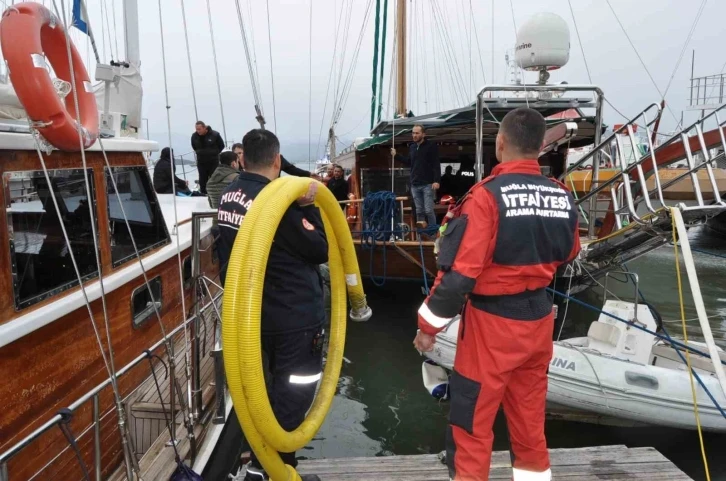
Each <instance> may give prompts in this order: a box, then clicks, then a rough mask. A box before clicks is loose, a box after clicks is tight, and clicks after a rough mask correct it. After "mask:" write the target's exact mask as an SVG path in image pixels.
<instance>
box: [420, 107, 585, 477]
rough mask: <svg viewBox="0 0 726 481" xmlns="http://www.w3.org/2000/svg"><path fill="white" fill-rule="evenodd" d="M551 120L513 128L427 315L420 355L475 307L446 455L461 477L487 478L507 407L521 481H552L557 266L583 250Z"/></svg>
mask: <svg viewBox="0 0 726 481" xmlns="http://www.w3.org/2000/svg"><path fill="white" fill-rule="evenodd" d="M544 133H545V121H544V118H543V117H542V115H541V114H540V113H539V112H537V111H536V110H532V109H527V108H520V109H516V110H513V111H511V112H510V113H508V114H507V115H506V116H505V117H504V119H503V120H502V123H501V126H500V128H499V134H498V135H497V140H496V154H497V159H498V160H499V161H500V162H501V163H500V164H499V165H497V167H495V168H494V170H493V171H492V175H491V176H489V177H487V178H486V179H484V180H483V181H482V182H480V183H478V184H476V185H475V186H474V187H472V189H471V190H470V191H469V193H468V194H467V195H466V196H465V198H464V199H463V202H461V203H460V204H459V206H458V207H457V210H458V212H455V214H454V218H452V219H451V220H450V221H449V222H448V224H447V225H446V228H445V230H444V232H443V235H442V236H441V245H440V249H439V256H438V260H437V263H438V266H439V273H438V276H437V278H436V282H435V283H434V287H433V288H432V290H431V294H430V295H429V297H428V298H427V299H426V300H425V301H424V303H423V304H422V305H421V308H420V309H419V311H418V326H419V329H420V331H419V333H418V335H417V336H416V339H415V340H414V345H415V346H416V348H417V349H418V350H419V351H430V350H431V349H432V348H433V344H434V340H435V337H434V336H435V335H436V333H438V332H439V331H441V330H442V329H443V328H444V327H446V325H447V324H448V323H449V322H450V321H451V320H452V318H453V317H454V316H456V314H458V313H459V312H460V311H461V308H462V306H464V310H463V313H462V316H461V323H460V327H459V340H458V346H457V352H456V359H455V361H454V372H453V373H452V376H451V380H450V384H449V387H450V396H451V412H450V414H449V427H448V429H447V433H446V454H447V456H446V459H447V464H448V466H449V473H450V476H451V478H452V479H454V480H456V481H486V480H488V479H489V465H490V461H491V452H492V442H493V440H494V435H493V433H492V424H493V422H494V418H495V416H496V414H497V411H498V410H499V406H500V405H501V404H503V405H504V413H505V415H506V417H507V424H508V427H509V433H510V438H511V445H512V451H513V454H514V465H513V480H514V481H519V480H523V481H524V480H529V481H549V480H551V479H552V478H551V473H550V462H549V455H548V452H547V442H546V440H545V435H544V417H545V398H546V394H547V367H548V365H549V362H550V360H551V358H552V330H553V327H554V315H553V301H552V298H551V297H550V296H549V294H547V292H546V291H545V287H546V286H547V285H549V284H550V283H551V282H552V278H553V277H554V274H555V271H556V270H557V267H558V266H560V265H561V264H563V263H566V262H569V261H571V260H573V259H574V258H575V257H576V256H577V254H578V252H579V251H580V241H579V237H578V225H577V224H578V220H577V210H576V207H575V203H574V199H573V198H572V195H571V194H570V192H569V191H568V190H567V189H566V188H565V186H564V185H563V184H560V183H559V182H556V181H554V180H551V179H548V178H546V177H544V176H543V175H541V173H540V169H539V165H538V163H537V157H538V155H539V151H540V147H541V145H542V141H543V138H544Z"/></svg>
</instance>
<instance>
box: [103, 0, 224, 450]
mask: <svg viewBox="0 0 726 481" xmlns="http://www.w3.org/2000/svg"><path fill="white" fill-rule="evenodd" d="M158 5H159V35H160V37H161V62H162V63H161V64H162V71H163V73H164V99H165V101H166V125H167V130H168V136H169V149H170V151H171V162H172V165H173V162H174V150H173V149H172V141H171V112H170V109H171V106H170V105H169V82H168V80H167V73H166V49H165V48H164V22H163V12H162V9H161V0H158ZM207 6H209V3H207ZM209 18H210V21H211V16H210V17H209ZM215 63H216V62H215ZM223 118H224V117H223ZM99 142H100V139H99ZM104 158H105V153H104ZM170 175H171V188H172V199H173V204H174V226H175V230H176V232H175V233H174V235H175V236H176V255H177V260H178V264H179V288H180V293H181V305H182V319H183V320H184V361H185V365H186V370H187V379H189V380H190V379H191V376H190V375H189V364H190V363H189V349H190V343H189V333H188V332H187V330H188V326H187V309H186V299H185V296H184V272H183V271H184V269H183V267H182V259H181V243H180V240H179V230H178V229H179V227H178V226H179V217H178V211H177V205H176V204H177V202H176V182H175V181H174V169H173V168H172V169H171V172H170ZM114 188H115V189H116V193H117V194H118V189H117V186H116V185H115V181H114ZM119 199H120V197H119ZM120 205H121V206H122V205H123V204H122V203H121V202H120ZM122 209H123V207H122ZM122 212H123V211H122ZM124 219H126V214H125V213H124ZM126 222H127V226H128V220H127V221H126ZM128 229H129V232H131V227H130V226H129V227H128ZM134 247H135V246H134ZM137 254H138V251H137ZM139 262H141V257H140V256H139ZM142 269H143V267H142ZM144 279H146V274H144ZM147 286H148V281H147ZM147 289H149V292H151V288H150V286H149V287H147ZM154 311H155V312H157V314H158V310H157V309H156V305H154ZM159 324H160V325H161V326H163V324H164V323H163V322H162V321H161V317H159ZM162 332H164V330H163V327H162ZM167 348H168V349H169V351H168V353H167V356H168V357H169V363H170V364H172V363H176V357H175V353H174V345H173V344H172V343H171V342H169V344H168V346H167ZM174 381H175V382H174V384H175V385H176V378H175V379H174ZM177 388H178V386H177ZM190 391H191V390H190ZM188 402H191V396H189V397H188ZM179 404H180V405H182V406H184V403H183V402H182V396H181V395H180V396H179ZM185 407H188V408H189V409H188V411H187V412H188V415H189V419H190V420H191V416H192V412H191V407H190V406H185ZM182 410H183V411H186V410H185V409H184V408H182ZM187 433H188V435H189V438H190V439H191V438H193V437H194V430H193V427H192V426H191V423H188V424H187ZM172 442H174V440H172Z"/></svg>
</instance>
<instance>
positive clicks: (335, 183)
mask: <svg viewBox="0 0 726 481" xmlns="http://www.w3.org/2000/svg"><path fill="white" fill-rule="evenodd" d="M328 189H330V191H331V192H332V193H333V195H334V196H335V200H337V201H341V200H348V181H346V180H345V178H344V177H343V167H341V166H339V165H336V166H334V167H333V177H332V178H331V179H330V180H329V181H328ZM340 206H341V207H342V208H343V210H345V204H340Z"/></svg>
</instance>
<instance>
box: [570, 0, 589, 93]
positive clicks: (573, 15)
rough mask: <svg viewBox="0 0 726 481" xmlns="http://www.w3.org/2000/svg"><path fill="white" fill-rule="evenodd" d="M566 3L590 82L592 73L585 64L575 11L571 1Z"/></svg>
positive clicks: (585, 59) (585, 58)
mask: <svg viewBox="0 0 726 481" xmlns="http://www.w3.org/2000/svg"><path fill="white" fill-rule="evenodd" d="M567 4H568V5H569V6H570V14H571V15H572V23H573V24H574V25H575V34H576V35H577V43H578V44H580V52H582V61H583V62H585V70H586V71H587V78H588V80H589V81H590V83H592V75H590V66H589V65H588V64H587V57H586V56H585V48H584V47H583V46H582V39H581V38H580V29H579V28H577V19H575V11H574V10H573V9H572V1H571V0H567Z"/></svg>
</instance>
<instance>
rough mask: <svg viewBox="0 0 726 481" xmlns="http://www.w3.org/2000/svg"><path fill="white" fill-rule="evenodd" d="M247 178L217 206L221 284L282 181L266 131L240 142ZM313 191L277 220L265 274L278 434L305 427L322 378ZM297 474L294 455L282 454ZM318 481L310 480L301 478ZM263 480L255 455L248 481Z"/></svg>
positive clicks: (318, 225)
mask: <svg viewBox="0 0 726 481" xmlns="http://www.w3.org/2000/svg"><path fill="white" fill-rule="evenodd" d="M242 144H243V148H244V164H245V170H244V171H243V172H241V173H240V174H239V177H238V178H237V179H236V180H235V181H234V182H232V183H231V184H230V185H229V186H228V187H227V189H225V191H224V193H223V194H222V197H221V199H220V202H219V211H218V222H217V223H218V225H219V231H220V232H219V235H220V237H219V258H220V265H221V266H222V268H221V279H222V282H223V283H224V281H225V276H226V270H227V263H228V261H229V256H230V253H231V252H232V246H233V245H234V241H235V238H236V236H237V232H238V231H239V228H240V225H241V224H242V222H243V221H244V218H245V215H246V214H247V211H248V210H249V209H250V208H251V207H252V203H253V202H254V200H255V198H256V197H257V195H258V194H259V193H260V191H262V189H263V188H264V187H265V186H266V185H267V184H269V183H270V182H271V181H272V180H274V179H276V178H277V177H278V176H279V175H280V165H281V163H282V162H281V159H280V143H279V141H278V140H277V137H275V134H273V133H272V132H270V131H267V130H260V129H257V130H252V131H250V132H248V133H247V135H245V137H244V139H243V140H242ZM317 185H318V184H317V183H312V184H311V186H310V189H309V190H308V192H307V193H306V194H305V196H303V197H302V198H300V199H298V200H297V202H296V203H294V204H293V205H292V206H290V208H289V209H288V210H287V212H286V213H285V214H284V216H283V217H282V220H281V221H280V225H279V227H278V228H277V233H276V234H275V239H274V241H273V243H272V245H271V246H270V256H269V259H268V261H267V270H266V271H265V285H264V287H263V291H262V352H263V357H264V363H265V365H266V366H267V371H268V373H269V383H268V386H267V389H268V396H269V398H270V402H271V403H272V410H273V412H274V413H275V416H276V418H277V420H278V422H279V423H280V426H282V428H283V429H286V430H288V431H292V430H294V429H296V428H297V427H298V426H299V425H300V424H302V421H303V420H304V419H305V413H306V412H307V410H308V409H309V408H310V406H311V404H312V401H313V399H314V397H315V388H316V385H317V382H318V380H319V379H320V378H321V376H322V344H323V342H322V341H323V339H322V335H323V331H322V326H323V322H324V321H325V305H324V302H323V279H322V277H321V275H320V270H319V268H318V265H319V264H323V263H325V262H327V261H328V241H327V238H326V237H325V229H324V227H323V220H322V217H321V215H320V211H319V210H318V208H317V207H315V205H314V204H313V203H314V201H315V194H316V193H317ZM280 456H281V457H282V460H283V461H284V462H285V463H286V464H289V465H291V466H293V467H294V466H297V461H296V459H295V453H280ZM302 478H303V480H304V481H315V480H319V478H318V477H317V476H315V475H308V476H303V477H302ZM265 479H267V475H266V474H265V473H264V471H263V469H262V466H261V465H260V464H259V462H258V461H257V459H256V457H255V455H254V453H253V454H252V459H251V461H250V464H249V466H248V468H247V477H246V478H245V480H246V481H261V480H265Z"/></svg>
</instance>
